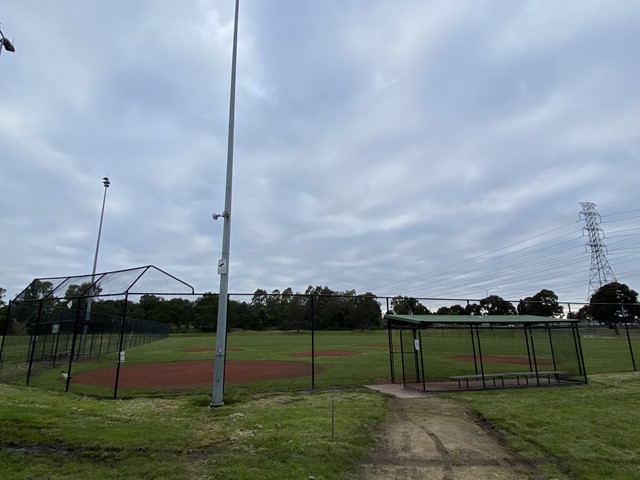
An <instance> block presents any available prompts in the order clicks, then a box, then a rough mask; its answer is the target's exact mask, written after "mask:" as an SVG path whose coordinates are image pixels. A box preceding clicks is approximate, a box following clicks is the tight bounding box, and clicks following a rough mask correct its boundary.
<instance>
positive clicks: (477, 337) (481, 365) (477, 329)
mask: <svg viewBox="0 0 640 480" xmlns="http://www.w3.org/2000/svg"><path fill="white" fill-rule="evenodd" d="M476 340H477V341H478V355H479V356H480V372H481V374H482V388H487V385H486V384H485V381H484V362H483V360H482V346H481V345H480V327H479V325H476Z"/></svg>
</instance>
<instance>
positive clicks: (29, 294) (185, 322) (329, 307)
mask: <svg viewBox="0 0 640 480" xmlns="http://www.w3.org/2000/svg"><path fill="white" fill-rule="evenodd" d="M89 287H90V285H89V284H79V285H70V286H69V287H68V289H67V291H66V293H65V296H64V298H57V299H46V300H45V301H44V304H45V305H44V310H45V311H53V310H60V309H65V310H72V311H77V310H86V309H87V308H90V309H91V312H92V314H94V315H97V314H103V315H112V316H116V317H121V316H122V314H123V312H124V311H125V310H124V309H125V300H124V298H118V297H108V296H104V297H101V296H100V293H101V292H100V287H99V286H94V287H93V289H92V290H90V289H89ZM51 288H52V286H51V284H48V282H39V283H38V281H35V282H33V283H32V284H31V285H30V286H29V287H28V288H27V289H26V290H25V291H24V292H23V294H22V297H21V299H22V300H26V301H28V300H37V299H40V298H43V297H45V296H46V292H48V291H50V289H51ZM88 291H89V292H91V295H94V297H93V298H94V300H93V301H91V306H90V307H89V302H90V300H89V298H88V297H89V296H88V295H87V293H86V292H88ZM83 292H84V293H83ZM4 294H5V290H4V289H2V288H0V328H2V330H1V331H2V332H4V316H5V315H6V304H5V302H4V300H3V297H4ZM238 297H239V296H234V297H232V298H230V299H229V304H228V320H227V325H228V328H230V329H245V330H269V329H273V330H294V331H301V330H309V329H311V328H312V327H313V328H314V329H318V330H338V329H345V330H368V329H372V328H380V327H382V326H383V322H382V317H383V312H387V313H395V314H414V315H429V314H437V315H536V316H543V317H556V318H563V317H568V318H577V319H581V320H596V321H600V322H601V323H606V324H607V325H609V326H611V327H612V328H617V325H618V324H619V323H620V322H623V321H627V322H634V321H637V320H638V316H639V315H640V309H639V308H638V305H637V302H638V294H637V292H635V291H634V290H632V289H630V288H629V287H628V286H627V285H625V284H622V283H618V282H612V283H609V284H606V285H603V286H602V287H601V288H599V289H598V290H597V291H596V292H594V294H593V295H592V296H591V299H590V303H589V304H586V305H584V306H582V308H580V309H579V310H577V311H565V309H564V306H563V305H561V304H560V302H559V300H558V296H557V295H556V294H555V293H554V292H553V291H552V290H547V289H542V290H540V291H539V292H538V293H536V294H535V295H532V296H530V297H526V298H524V299H522V300H520V301H519V302H517V304H515V305H514V303H512V302H511V301H507V300H505V299H503V298H502V297H500V296H498V295H488V296H487V297H485V298H483V299H481V300H479V301H478V302H471V301H467V302H466V303H465V304H463V305H461V304H453V305H450V306H441V307H439V308H437V309H435V310H434V311H431V310H429V308H428V307H427V306H425V305H424V304H423V303H421V302H420V300H419V299H417V298H414V297H410V296H402V295H398V296H395V297H392V298H390V299H387V298H386V297H385V298H379V297H377V296H376V295H375V294H373V293H371V292H366V293H363V294H358V293H356V291H355V290H346V291H335V290H332V289H330V288H329V287H327V286H309V287H308V288H307V289H306V290H305V292H304V293H300V292H295V293H294V292H293V290H292V289H291V288H286V289H285V290H283V291H282V292H281V291H280V290H277V289H276V290H273V291H272V292H271V293H268V292H267V291H266V290H264V289H257V290H256V291H255V292H254V293H253V295H251V296H249V295H247V296H244V297H243V298H241V299H239V298H238ZM126 308H127V310H126V312H127V317H129V318H136V319H144V320H153V321H156V322H162V323H166V324H169V325H170V326H171V327H172V328H173V329H177V330H191V329H198V330H201V331H215V329H216V324H217V315H218V295H217V294H215V293H205V294H203V295H199V296H197V297H190V296H185V297H183V298H164V297H163V296H162V295H154V294H147V295H140V296H139V297H136V298H133V296H131V297H129V301H128V303H127V305H126ZM35 313H36V312H35V311H33V310H32V311H31V313H27V312H26V311H25V312H18V313H17V315H18V316H19V317H20V318H16V319H15V320H16V321H18V322H28V319H27V317H28V316H29V315H30V316H33V315H34V314H35ZM13 316H14V315H13V314H12V317H13Z"/></svg>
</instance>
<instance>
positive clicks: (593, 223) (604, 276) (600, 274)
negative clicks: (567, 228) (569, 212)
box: [579, 202, 617, 300]
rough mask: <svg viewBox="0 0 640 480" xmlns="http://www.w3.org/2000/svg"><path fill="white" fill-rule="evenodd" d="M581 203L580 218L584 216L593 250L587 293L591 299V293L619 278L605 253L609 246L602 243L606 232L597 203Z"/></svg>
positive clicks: (589, 243) (588, 244)
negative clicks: (597, 209) (603, 229)
mask: <svg viewBox="0 0 640 480" xmlns="http://www.w3.org/2000/svg"><path fill="white" fill-rule="evenodd" d="M579 203H580V206H581V207H582V210H581V211H580V218H581V219H582V218H584V221H585V222H586V224H587V226H586V227H584V228H583V229H582V232H583V234H584V233H585V232H586V234H587V236H588V237H589V242H588V243H587V245H586V246H587V247H589V249H590V250H591V269H590V272H589V292H588V294H587V300H589V298H590V297H591V293H593V292H595V291H596V290H598V289H599V288H600V287H601V286H603V285H606V284H607V283H611V282H615V281H617V280H616V276H615V275H614V274H613V270H612V269H611V266H610V265H609V262H608V261H607V257H606V255H605V250H606V249H607V247H606V246H605V245H604V244H603V243H602V239H603V238H604V232H603V231H602V229H601V228H600V214H599V213H598V212H597V211H596V204H595V203H591V202H579Z"/></svg>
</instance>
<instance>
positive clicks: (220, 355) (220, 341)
mask: <svg viewBox="0 0 640 480" xmlns="http://www.w3.org/2000/svg"><path fill="white" fill-rule="evenodd" d="M239 9H240V0H236V5H235V17H234V23H233V53H232V55H231V92H230V95H229V96H230V100H229V136H228V137H227V181H226V191H225V197H224V211H223V212H222V213H221V214H217V213H214V214H213V219H214V220H217V219H218V218H219V217H222V218H223V219H224V229H223V232H222V255H221V257H220V260H218V274H219V275H220V292H219V294H218V323H217V327H216V351H215V355H214V366H213V396H212V400H211V403H210V405H209V406H210V407H220V406H222V405H224V402H223V396H224V366H225V357H226V348H227V304H228V301H229V298H228V296H229V246H230V243H231V187H232V184H233V137H234V127H235V108H236V58H237V54H238V11H239Z"/></svg>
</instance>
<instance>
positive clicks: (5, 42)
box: [0, 30, 16, 53]
mask: <svg viewBox="0 0 640 480" xmlns="http://www.w3.org/2000/svg"><path fill="white" fill-rule="evenodd" d="M3 47H4V49H5V50H6V51H7V52H12V53H13V52H15V51H16V47H14V46H13V43H11V42H10V41H9V39H8V38H7V37H5V36H4V33H2V30H0V53H2V48H3Z"/></svg>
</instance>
